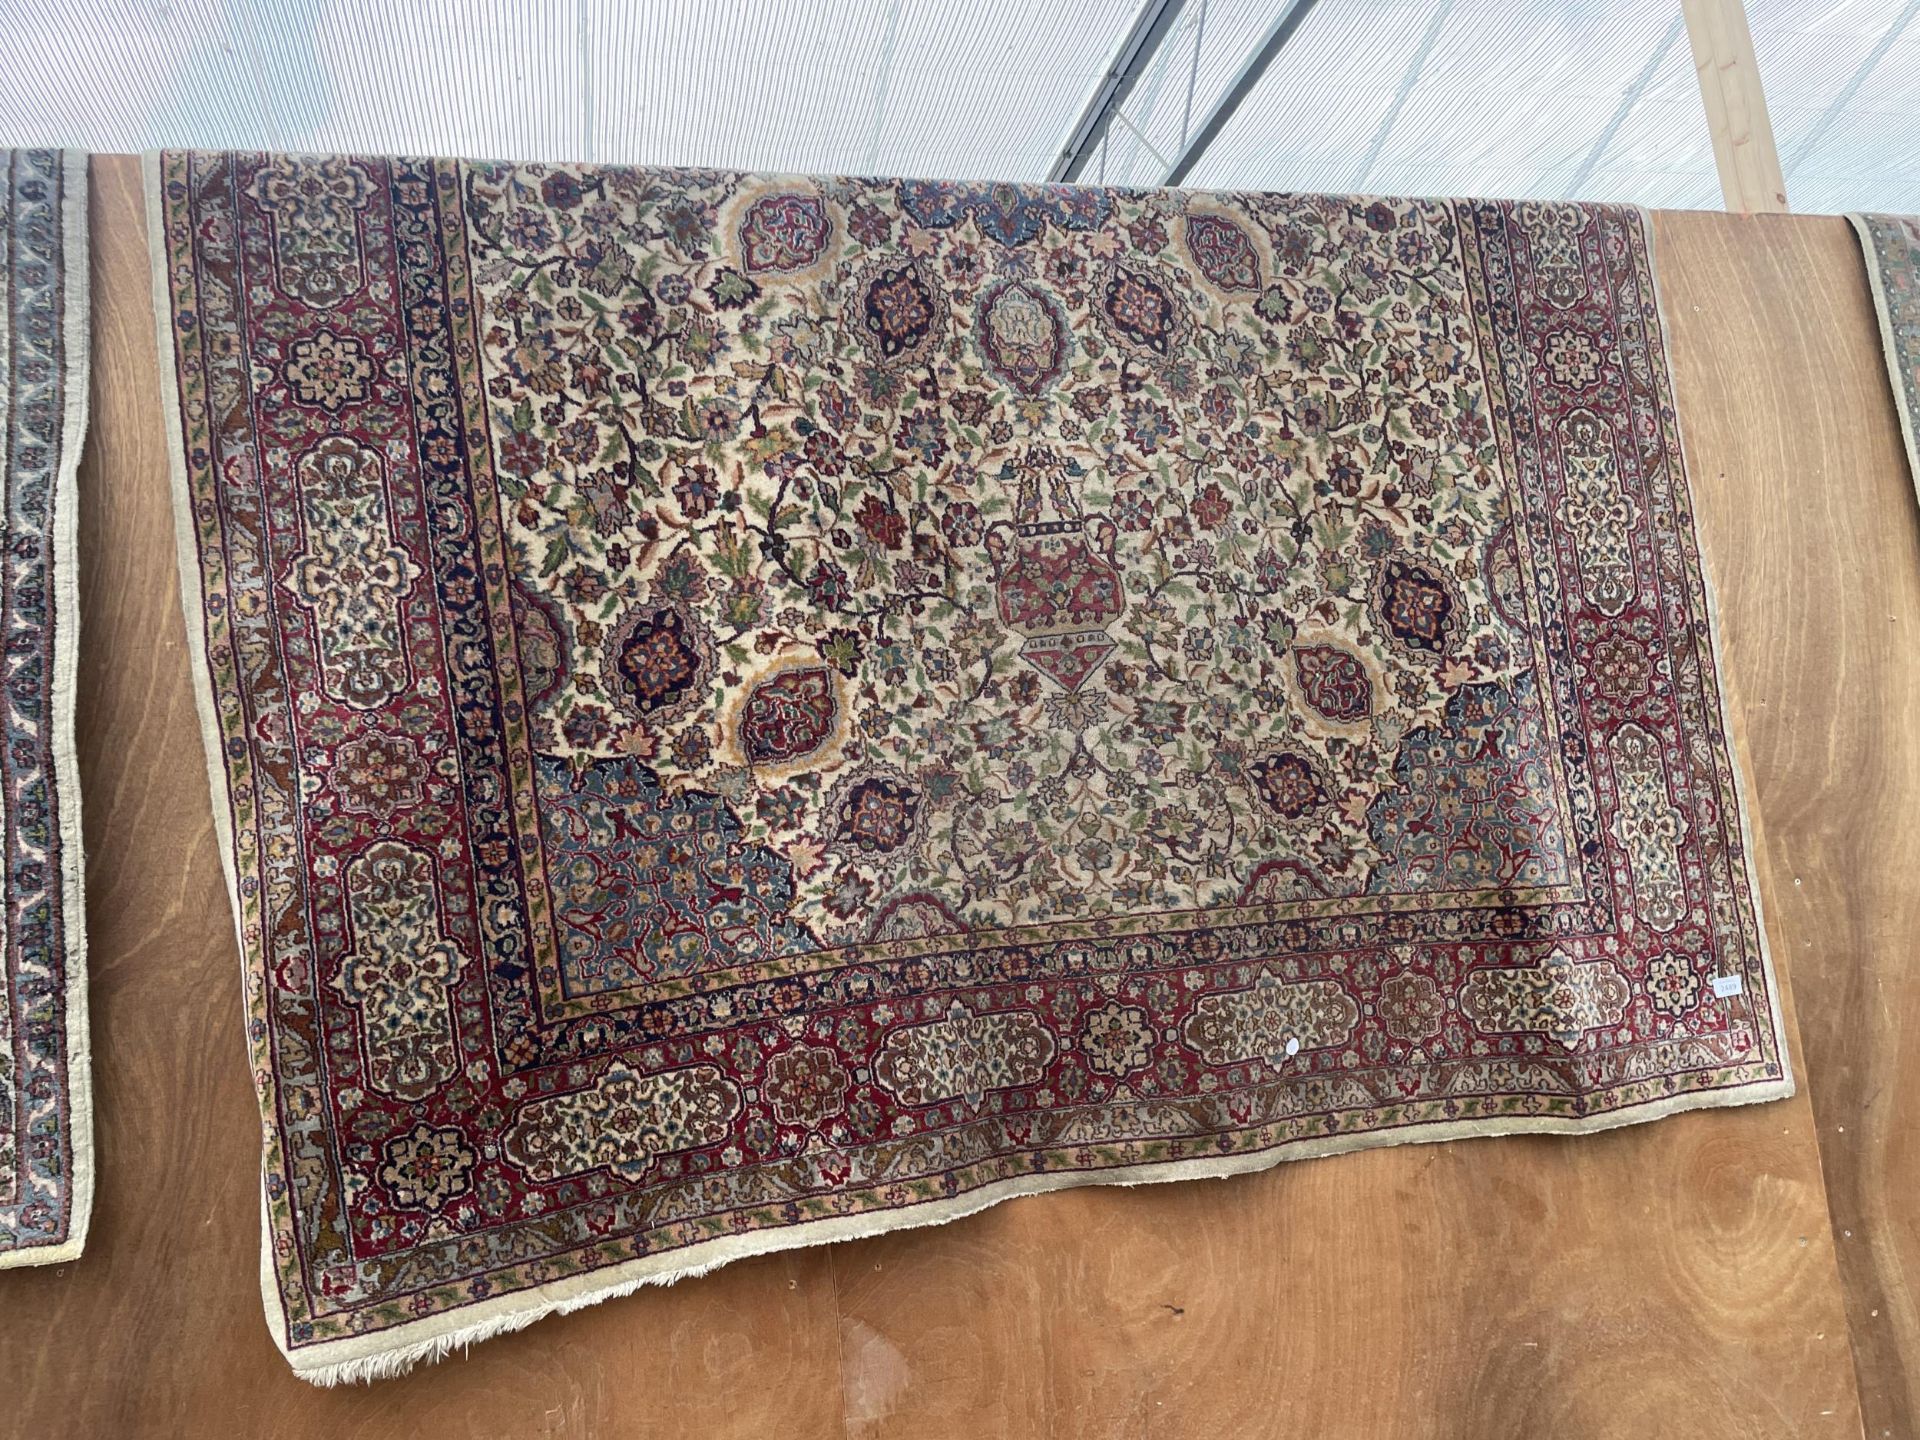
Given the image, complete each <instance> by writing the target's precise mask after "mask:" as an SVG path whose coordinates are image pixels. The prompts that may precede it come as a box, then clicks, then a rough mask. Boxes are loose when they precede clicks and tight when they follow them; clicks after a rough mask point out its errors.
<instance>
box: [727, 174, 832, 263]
mask: <svg viewBox="0 0 1920 1440" xmlns="http://www.w3.org/2000/svg"><path fill="white" fill-rule="evenodd" d="M832 236H833V221H832V218H831V217H830V216H829V215H828V214H827V205H826V201H824V200H822V199H821V198H820V197H819V196H818V195H802V194H797V193H793V192H786V193H781V194H776V195H763V196H761V197H760V198H759V199H757V200H755V201H754V202H753V203H752V204H750V205H749V206H747V210H746V214H745V216H744V217H742V219H741V221H740V257H741V263H742V265H743V266H744V267H745V269H746V271H747V273H748V274H749V275H765V274H775V275H777V274H780V273H782V272H783V271H793V270H805V269H807V268H808V267H809V266H811V265H812V264H813V263H814V262H815V261H817V260H818V259H819V258H820V257H821V256H822V255H824V254H825V253H826V250H827V242H828V241H829V240H830V239H831V238H832Z"/></svg>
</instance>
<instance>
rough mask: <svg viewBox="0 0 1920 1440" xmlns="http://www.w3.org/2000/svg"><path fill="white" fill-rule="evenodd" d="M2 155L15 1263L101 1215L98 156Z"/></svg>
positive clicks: (5, 1048)
mask: <svg viewBox="0 0 1920 1440" xmlns="http://www.w3.org/2000/svg"><path fill="white" fill-rule="evenodd" d="M0 161H3V162H4V165H5V180H4V185H3V186H0V262H3V263H0V275H4V277H5V281H6V290H5V293H4V294H0V455H3V456H4V457H5V483H6V509H5V512H4V516H0V524H4V527H5V538H4V546H5V548H4V551H0V635H3V636H4V640H5V645H6V666H5V669H4V670H3V671H0V706H4V711H5V726H6V744H5V746H4V747H0V844H3V845H4V847H5V869H4V871H0V874H3V875H4V877H5V879H4V884H3V885H0V1266H7V1265H43V1264H51V1263H52V1262H54V1261H57V1260H71V1259H73V1258H74V1257H75V1256H77V1255H78V1254H79V1253H80V1249H81V1246H82V1245H83V1244H84V1243H85V1242H86V1238H87V1220H88V1216H89V1214H90V1212H91V1210H92V1208H93V1118H92V1117H93V1100H92V1087H91V1082H90V1080H89V1077H88V1046H87V976H86V916H85V911H84V908H83V906H82V904H81V881H82V879H83V874H82V871H83V856H82V853H81V846H80V785H79V778H78V776H77V775H76V773H75V770H74V754H73V702H74V661H75V656H76V641H77V638H78V637H77V633H76V628H75V627H76V625H77V623H78V619H79V617H78V614H77V611H78V590H77V587H78V578H79V577H78V573H77V566H76V561H75V553H74V533H75V532H74V480H75V472H76V471H77V469H78V467H79V464H80V446H81V441H82V439H83V438H84V436H85V434H86V428H87V353H88V350H87V338H88V337H87V313H88V312H87V158H86V156H84V155H79V154H62V153H61V152H59V151H57V150H16V151H0ZM0 1405H4V1402H0Z"/></svg>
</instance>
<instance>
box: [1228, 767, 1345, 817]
mask: <svg viewBox="0 0 1920 1440" xmlns="http://www.w3.org/2000/svg"><path fill="white" fill-rule="evenodd" d="M1247 774H1248V776H1249V778H1251V779H1252V781H1253V786H1254V789H1255V790H1256V791H1258V792H1259V795H1260V798H1261V799H1262V800H1264V801H1266V803H1267V805H1268V806H1269V807H1270V808H1271V809H1272V810H1273V813H1274V814H1276V815H1278V816H1280V817H1281V818H1282V819H1284V820H1298V819H1301V818H1302V817H1303V816H1306V815H1310V814H1312V813H1313V812H1314V811H1316V810H1318V809H1320V808H1321V807H1322V806H1324V805H1326V804H1327V803H1328V801H1330V800H1331V799H1332V798H1333V796H1332V794H1331V790H1330V787H1329V785H1328V782H1327V770H1326V766H1325V765H1323V764H1321V763H1320V762H1319V761H1317V760H1314V759H1312V758H1310V757H1309V756H1307V755H1305V754H1302V753H1301V752H1300V751H1297V750H1283V751H1281V752H1280V753H1279V754H1277V755H1263V756H1261V757H1260V759H1258V760H1256V761H1254V762H1253V764H1252V765H1250V766H1249V767H1248V768H1247Z"/></svg>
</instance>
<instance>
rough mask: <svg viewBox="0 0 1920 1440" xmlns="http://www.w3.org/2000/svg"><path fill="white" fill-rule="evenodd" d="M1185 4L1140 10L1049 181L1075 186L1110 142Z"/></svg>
mask: <svg viewBox="0 0 1920 1440" xmlns="http://www.w3.org/2000/svg"><path fill="white" fill-rule="evenodd" d="M1185 3H1186V0H1146V3H1145V4H1143V5H1142V6H1141V7H1140V13H1139V14H1138V15H1136V16H1135V17H1134V21H1133V27H1132V28H1131V29H1130V30H1128V31H1127V38H1126V39H1125V40H1123V41H1122V42H1121V44H1120V51H1119V53H1118V54H1117V55H1115V56H1114V59H1113V64H1111V65H1109V66H1108V67H1107V73H1106V74H1105V75H1102V76H1101V77H1100V84H1099V85H1098V86H1097V87H1095V89H1094V92H1093V98H1092V99H1091V100H1089V101H1087V108H1086V109H1085V110H1083V111H1081V112H1080V118H1079V120H1077V121H1076V122H1074V127H1073V129H1072V130H1070V131H1069V132H1068V133H1067V143H1066V145H1065V146H1063V147H1062V148H1061V151H1060V154H1059V156H1058V157H1057V158H1056V159H1055V160H1054V162H1053V166H1052V168H1051V169H1049V170H1048V171H1047V179H1049V180H1053V181H1065V182H1068V183H1071V182H1072V181H1075V180H1078V179H1079V178H1080V174H1081V172H1082V171H1083V170H1085V169H1086V168H1087V162H1088V161H1090V160H1091V159H1092V158H1093V156H1094V153H1095V152H1096V151H1097V150H1099V148H1100V142H1101V141H1102V140H1104V139H1106V136H1107V127H1108V126H1109V125H1111V124H1112V123H1113V118H1114V116H1115V115H1116V114H1118V113H1119V110H1120V107H1121V106H1122V105H1124V104H1126V103H1127V97H1128V96H1129V95H1131V94H1132V93H1133V87H1134V86H1135V85H1136V84H1138V83H1139V81H1140V77H1141V75H1142V74H1144V73H1145V71H1146V68H1147V66H1149V65H1150V64H1152V63H1153V57H1154V56H1155V55H1156V54H1158V53H1159V50H1160V43H1161V42H1162V41H1163V40H1165V39H1166V38H1167V34H1168V32H1169V31H1171V30H1172V29H1173V22H1174V21H1175V20H1178V19H1179V18H1180V9H1181V7H1182V6H1183V5H1184V4H1185Z"/></svg>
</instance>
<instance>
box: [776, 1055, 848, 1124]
mask: <svg viewBox="0 0 1920 1440" xmlns="http://www.w3.org/2000/svg"><path fill="white" fill-rule="evenodd" d="M852 1083H853V1082H852V1080H851V1079H850V1078H849V1077H848V1075H847V1067H846V1066H845V1065H843V1064H841V1063H840V1052H839V1051H837V1050H835V1049H833V1048H832V1047H831V1046H827V1045H796V1046H794V1047H793V1048H792V1049H791V1050H782V1051H781V1052H780V1053H779V1054H778V1055H776V1056H774V1057H773V1059H771V1060H769V1061H768V1062H767V1084H766V1091H767V1099H768V1101H770V1102H771V1103H772V1105H773V1113H774V1116H775V1118H777V1119H778V1120H779V1121H780V1123H781V1124H782V1125H799V1126H803V1127H804V1128H806V1129H808V1130H813V1129H817V1128H819V1126H820V1125H821V1124H822V1123H823V1122H825V1121H827V1120H831V1119H832V1118H833V1117H834V1116H835V1115H838V1114H839V1113H840V1112H841V1111H842V1110H843V1109H845V1108H846V1099H847V1090H848V1088H849V1087H850V1086H851V1085H852Z"/></svg>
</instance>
